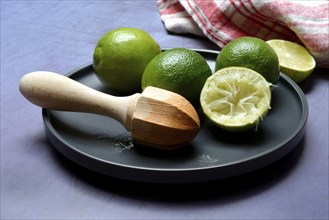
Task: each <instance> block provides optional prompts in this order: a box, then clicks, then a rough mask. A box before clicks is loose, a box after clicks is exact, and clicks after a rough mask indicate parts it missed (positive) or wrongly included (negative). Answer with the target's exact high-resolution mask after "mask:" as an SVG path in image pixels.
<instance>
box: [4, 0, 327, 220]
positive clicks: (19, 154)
mask: <svg viewBox="0 0 329 220" xmlns="http://www.w3.org/2000/svg"><path fill="white" fill-rule="evenodd" d="M123 26H130V27H137V28H141V29H144V30H145V31H147V32H149V33H150V34H151V35H152V36H153V37H154V39H155V40H156V41H157V42H158V43H159V44H160V46H161V47H162V48H168V47H186V48H196V49H211V50H219V48H218V47H217V46H216V45H214V44H213V43H211V42H210V41H209V40H207V39H206V38H200V37H195V36H190V35H174V34H170V33H168V32H167V31H166V30H165V28H164V26H163V24H162V22H161V20H160V16H159V14H158V11H157V8H156V1H152V0H136V1H133V0H131V1H125V0H123V1H115V0H109V1H82V0H81V1H27V0H26V1H9V0H1V194H0V195H1V210H0V211H1V219H328V85H329V84H328V80H329V75H328V73H327V72H328V70H326V69H316V70H315V72H314V73H313V74H312V76H311V77H310V78H309V79H308V80H307V81H305V82H303V83H302V84H300V87H301V89H302V90H303V91H304V93H305V95H306V97H307V100H308V103H309V118H308V122H307V125H306V134H305V136H304V138H303V139H302V141H301V142H300V143H299V144H298V146H297V147H296V148H295V149H294V150H293V151H292V152H291V153H289V154H288V155H287V156H285V157H284V158H282V159H281V160H279V161H277V162H275V163H274V164H271V165H270V166H268V167H266V168H264V169H261V170H258V171H256V172H253V173H251V174H249V175H244V176H241V177H238V178H234V179H233V180H231V179H230V180H223V181H216V182H211V183H204V184H190V185H171V186H168V185H162V184H159V185H158V184H142V183H131V182H127V181H121V180H117V179H112V178H109V177H104V176H101V175H99V174H96V173H94V172H92V171H88V170H86V169H84V168H82V167H80V166H78V165H76V164H75V163H73V162H72V161H70V160H68V159H66V157H65V156H63V155H62V154H60V153H59V152H58V151H57V150H56V149H55V148H54V147H53V146H52V145H51V144H50V143H49V142H48V140H47V137H46V135H45V133H44V130H43V122H42V117H41V109H40V108H38V107H36V106H34V105H32V104H30V103H29V102H28V101H26V100H25V99H24V98H23V97H22V96H21V95H20V93H19V91H18V83H19V80H20V78H21V77H22V76H23V74H25V73H28V72H31V71H36V70H48V71H53V72H57V73H60V74H67V73H68V72H70V71H71V70H73V69H75V68H77V67H80V66H83V65H84V64H86V63H88V62H90V61H91V60H92V54H93V50H94V47H95V44H96V43H97V41H98V39H99V38H100V37H101V36H102V35H103V34H104V33H106V32H107V31H109V30H111V29H114V28H117V27H123Z"/></svg>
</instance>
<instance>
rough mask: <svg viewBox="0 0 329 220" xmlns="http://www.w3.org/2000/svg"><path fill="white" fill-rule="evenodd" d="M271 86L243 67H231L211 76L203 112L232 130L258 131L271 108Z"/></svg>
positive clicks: (206, 89)
mask: <svg viewBox="0 0 329 220" xmlns="http://www.w3.org/2000/svg"><path fill="white" fill-rule="evenodd" d="M270 87H271V83H269V82H267V81H266V79H265V78H264V77H263V76H261V75H260V74H259V73H257V72H255V71H253V70H251V69H248V68H243V67H228V68H224V69H221V70H219V71H217V72H216V73H214V74H213V75H212V76H210V77H209V78H208V79H207V81H206V83H205V85H204V87H203V89H202V92H201V96H200V102H201V106H202V109H203V111H204V113H205V114H206V115H207V117H208V118H209V119H210V120H211V121H212V122H214V123H215V124H216V125H217V126H219V127H221V128H223V129H225V130H229V131H237V132H239V131H244V130H250V129H251V128H255V129H257V128H258V125H259V123H260V122H261V121H262V120H263V118H264V117H265V116H266V114H267V112H268V111H269V109H270V102H271V89H270Z"/></svg>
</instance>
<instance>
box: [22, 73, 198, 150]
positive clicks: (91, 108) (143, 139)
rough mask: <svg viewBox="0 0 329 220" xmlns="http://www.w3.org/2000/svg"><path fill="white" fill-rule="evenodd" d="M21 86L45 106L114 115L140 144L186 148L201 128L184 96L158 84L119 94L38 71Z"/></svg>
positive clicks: (39, 104)
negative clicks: (141, 91) (124, 95)
mask: <svg viewBox="0 0 329 220" xmlns="http://www.w3.org/2000/svg"><path fill="white" fill-rule="evenodd" d="M19 89H20V91H21V93H22V94H23V96H24V97H25V98H26V99H28V100H29V101H30V102H32V103H33V104H35V105H38V106H40V107H42V108H47V109H53V110H61V111H76V112H88V113H95V114H101V115H106V116H109V117H112V118H114V119H115V120H117V121H119V122H120V123H121V124H123V125H124V126H125V128H126V129H127V130H128V131H131V133H132V137H133V139H134V141H135V142H136V143H139V144H143V145H145V146H149V147H156V148H162V149H177V148H180V147H183V146H185V145H186V144H188V143H189V142H191V141H192V140H193V139H194V137H195V136H196V135H197V133H198V131H199V128H200V121H199V117H198V114H197V113H196V111H195V109H194V108H193V106H192V105H191V104H190V103H189V102H188V101H187V100H186V99H185V98H184V97H182V96H180V95H178V94H176V93H173V92H169V91H167V90H163V89H159V88H155V87H148V88H146V89H145V90H144V92H143V93H142V94H139V93H136V94H133V95H131V96H126V97H115V96H111V95H108V94H105V93H102V92H99V91H97V90H94V89H92V88H90V87H87V86H85V85H83V84H81V83H79V82H77V81H74V80H72V79H70V78H68V77H65V76H62V75H59V74H56V73H52V72H46V71H37V72H32V73H29V74H26V75H24V76H23V77H22V78H21V81H20V87H19Z"/></svg>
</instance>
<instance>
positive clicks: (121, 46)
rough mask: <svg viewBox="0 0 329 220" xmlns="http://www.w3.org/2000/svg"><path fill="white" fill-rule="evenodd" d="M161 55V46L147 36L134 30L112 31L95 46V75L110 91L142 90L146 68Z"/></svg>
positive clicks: (130, 91)
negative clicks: (142, 79) (141, 83)
mask: <svg viewBox="0 0 329 220" xmlns="http://www.w3.org/2000/svg"><path fill="white" fill-rule="evenodd" d="M160 52H161V49H160V46H159V45H158V43H157V42H156V41H155V40H154V39H153V38H152V37H151V36H150V35H149V34H148V33H147V32H145V31H143V30H140V29H137V28H118V29H114V30H112V31H110V32H108V33H106V34H105V35H104V36H103V37H102V38H101V39H100V40H99V41H98V43H97V46H96V48H95V50H94V54H93V68H94V72H95V74H96V76H97V77H98V78H99V79H100V81H101V82H102V83H103V84H105V85H106V86H108V87H110V88H111V89H112V90H115V91H117V92H122V93H132V92H136V91H139V90H140V89H141V87H140V86H141V85H140V82H141V78H142V74H143V72H144V69H145V67H146V66H147V64H148V63H149V62H150V61H151V60H152V59H153V58H154V57H155V56H156V55H157V54H159V53H160Z"/></svg>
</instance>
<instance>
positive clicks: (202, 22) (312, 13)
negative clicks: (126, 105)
mask: <svg viewBox="0 0 329 220" xmlns="http://www.w3.org/2000/svg"><path fill="white" fill-rule="evenodd" d="M157 5H158V9H159V12H160V16H161V19H162V21H163V23H164V25H165V27H166V29H167V30H168V31H171V32H174V33H179V34H184V33H190V34H195V35H199V36H206V37H208V38H209V39H210V40H211V41H213V42H214V43H216V44H217V45H218V46H219V47H223V46H225V45H226V44H227V43H229V42H230V41H232V40H233V39H236V38H238V37H241V36H255V37H259V38H262V39H263V40H269V39H284V40H289V41H294V42H299V43H301V44H303V45H304V46H305V47H306V48H307V49H308V50H309V51H310V53H311V54H312V55H313V56H314V58H315V59H316V61H317V66H319V67H327V68H328V67H329V2H328V1H287V0H286V1H279V0H266V1H262V0H158V2H157Z"/></svg>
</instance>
